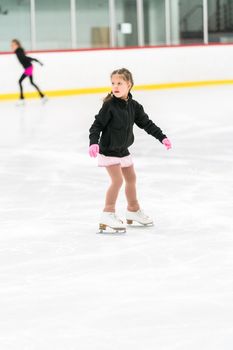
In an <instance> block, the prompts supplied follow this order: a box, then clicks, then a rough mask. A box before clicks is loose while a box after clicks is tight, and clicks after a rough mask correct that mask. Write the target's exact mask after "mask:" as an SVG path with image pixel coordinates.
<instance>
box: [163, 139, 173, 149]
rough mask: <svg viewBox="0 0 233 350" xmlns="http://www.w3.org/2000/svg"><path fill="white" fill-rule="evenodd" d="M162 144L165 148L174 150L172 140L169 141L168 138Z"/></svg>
mask: <svg viewBox="0 0 233 350" xmlns="http://www.w3.org/2000/svg"><path fill="white" fill-rule="evenodd" d="M162 143H163V144H164V146H165V147H166V148H167V149H170V148H172V144H171V142H170V140H168V139H167V138H166V139H163V141H162Z"/></svg>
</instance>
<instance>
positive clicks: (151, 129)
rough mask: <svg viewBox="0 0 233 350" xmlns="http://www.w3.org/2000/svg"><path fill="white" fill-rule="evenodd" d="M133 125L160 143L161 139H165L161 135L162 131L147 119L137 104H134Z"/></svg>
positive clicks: (140, 106) (164, 136)
mask: <svg viewBox="0 0 233 350" xmlns="http://www.w3.org/2000/svg"><path fill="white" fill-rule="evenodd" d="M135 124H136V125H137V126H138V127H139V128H141V129H144V130H145V131H146V132H147V133H148V134H150V135H152V136H154V137H155V138H156V139H158V140H159V141H160V142H162V141H163V139H165V138H166V137H167V136H166V135H164V134H163V132H162V130H161V129H160V128H159V127H158V126H157V125H155V123H154V122H153V121H152V120H151V119H149V117H148V115H147V114H146V113H145V111H144V109H143V107H142V105H140V104H139V103H137V104H136V113H135Z"/></svg>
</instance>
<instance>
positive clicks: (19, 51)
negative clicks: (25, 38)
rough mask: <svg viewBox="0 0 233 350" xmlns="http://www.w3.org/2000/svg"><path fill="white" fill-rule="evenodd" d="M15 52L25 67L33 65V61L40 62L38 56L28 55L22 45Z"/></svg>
mask: <svg viewBox="0 0 233 350" xmlns="http://www.w3.org/2000/svg"><path fill="white" fill-rule="evenodd" d="M15 54H16V56H17V58H18V60H19V62H20V63H21V64H22V66H23V67H24V68H28V67H30V66H31V65H32V61H35V62H38V63H40V61H38V60H37V59H36V58H32V57H29V56H26V55H25V52H24V49H23V48H22V47H18V49H16V50H15Z"/></svg>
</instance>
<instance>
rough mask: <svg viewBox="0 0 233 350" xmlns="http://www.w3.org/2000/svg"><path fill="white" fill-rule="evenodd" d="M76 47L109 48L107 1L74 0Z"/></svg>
mask: <svg viewBox="0 0 233 350" xmlns="http://www.w3.org/2000/svg"><path fill="white" fill-rule="evenodd" d="M76 26H77V47H81V48H95V47H109V46H110V26H109V10H108V0H96V1H92V0H76Z"/></svg>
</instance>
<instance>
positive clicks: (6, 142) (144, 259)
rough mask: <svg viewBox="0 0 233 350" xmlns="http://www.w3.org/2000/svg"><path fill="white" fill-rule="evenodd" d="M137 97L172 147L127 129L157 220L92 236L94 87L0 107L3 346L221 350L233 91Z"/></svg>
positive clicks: (97, 175)
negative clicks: (90, 142)
mask: <svg viewBox="0 0 233 350" xmlns="http://www.w3.org/2000/svg"><path fill="white" fill-rule="evenodd" d="M134 97H135V98H136V99H137V100H138V101H139V102H141V103H142V104H143V105H144V107H145V110H146V111H147V112H148V114H149V115H150V116H151V118H152V119H153V120H154V121H155V122H156V124H157V125H159V126H160V127H161V128H162V129H163V131H164V132H165V133H166V134H167V135H168V136H169V138H170V139H171V141H172V143H173V149H172V150H171V151H166V150H165V148H164V146H163V145H161V144H160V143H159V142H158V141H157V140H155V139H153V138H152V137H151V136H149V135H147V134H146V133H145V132H144V131H142V130H139V129H135V134H136V141H135V144H134V146H133V147H131V153H132V155H133V157H134V162H135V168H136V172H137V176H138V196H139V199H140V203H141V206H142V207H143V208H144V210H145V211H146V212H147V213H149V214H151V215H152V216H153V217H154V219H155V226H154V227H150V228H149V227H148V228H144V227H129V228H128V231H127V233H126V234H121V235H106V234H102V235H100V234H96V232H97V231H98V219H99V216H100V213H101V210H102V207H103V204H104V195H105V191H106V188H107V186H108V178H107V174H106V171H105V169H103V168H98V167H97V166H96V160H93V159H91V158H89V156H88V129H89V127H90V125H91V123H92V121H93V118H94V115H95V113H96V112H97V111H98V110H99V108H100V106H101V98H102V96H101V95H92V96H76V97H67V98H60V99H51V100H50V101H49V102H48V103H47V104H46V105H41V104H40V101H39V100H29V101H27V104H26V106H25V107H22V108H19V107H18V108H17V107H15V105H14V103H13V102H2V103H1V104H0V149H1V152H0V349H1V350H76V349H78V350H131V349H133V350H209V349H210V350H232V348H233V220H232V214H233V200H232V197H233V104H232V98H233V87H231V86H225V87H211V88H199V89H198V88H196V89H187V90H185V89H177V90H163V91H152V92H137V93H134ZM125 204H126V203H125V198H124V191H123V190H122V192H121V195H120V198H119V203H118V213H119V214H120V215H121V216H122V217H123V216H124V211H125Z"/></svg>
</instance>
